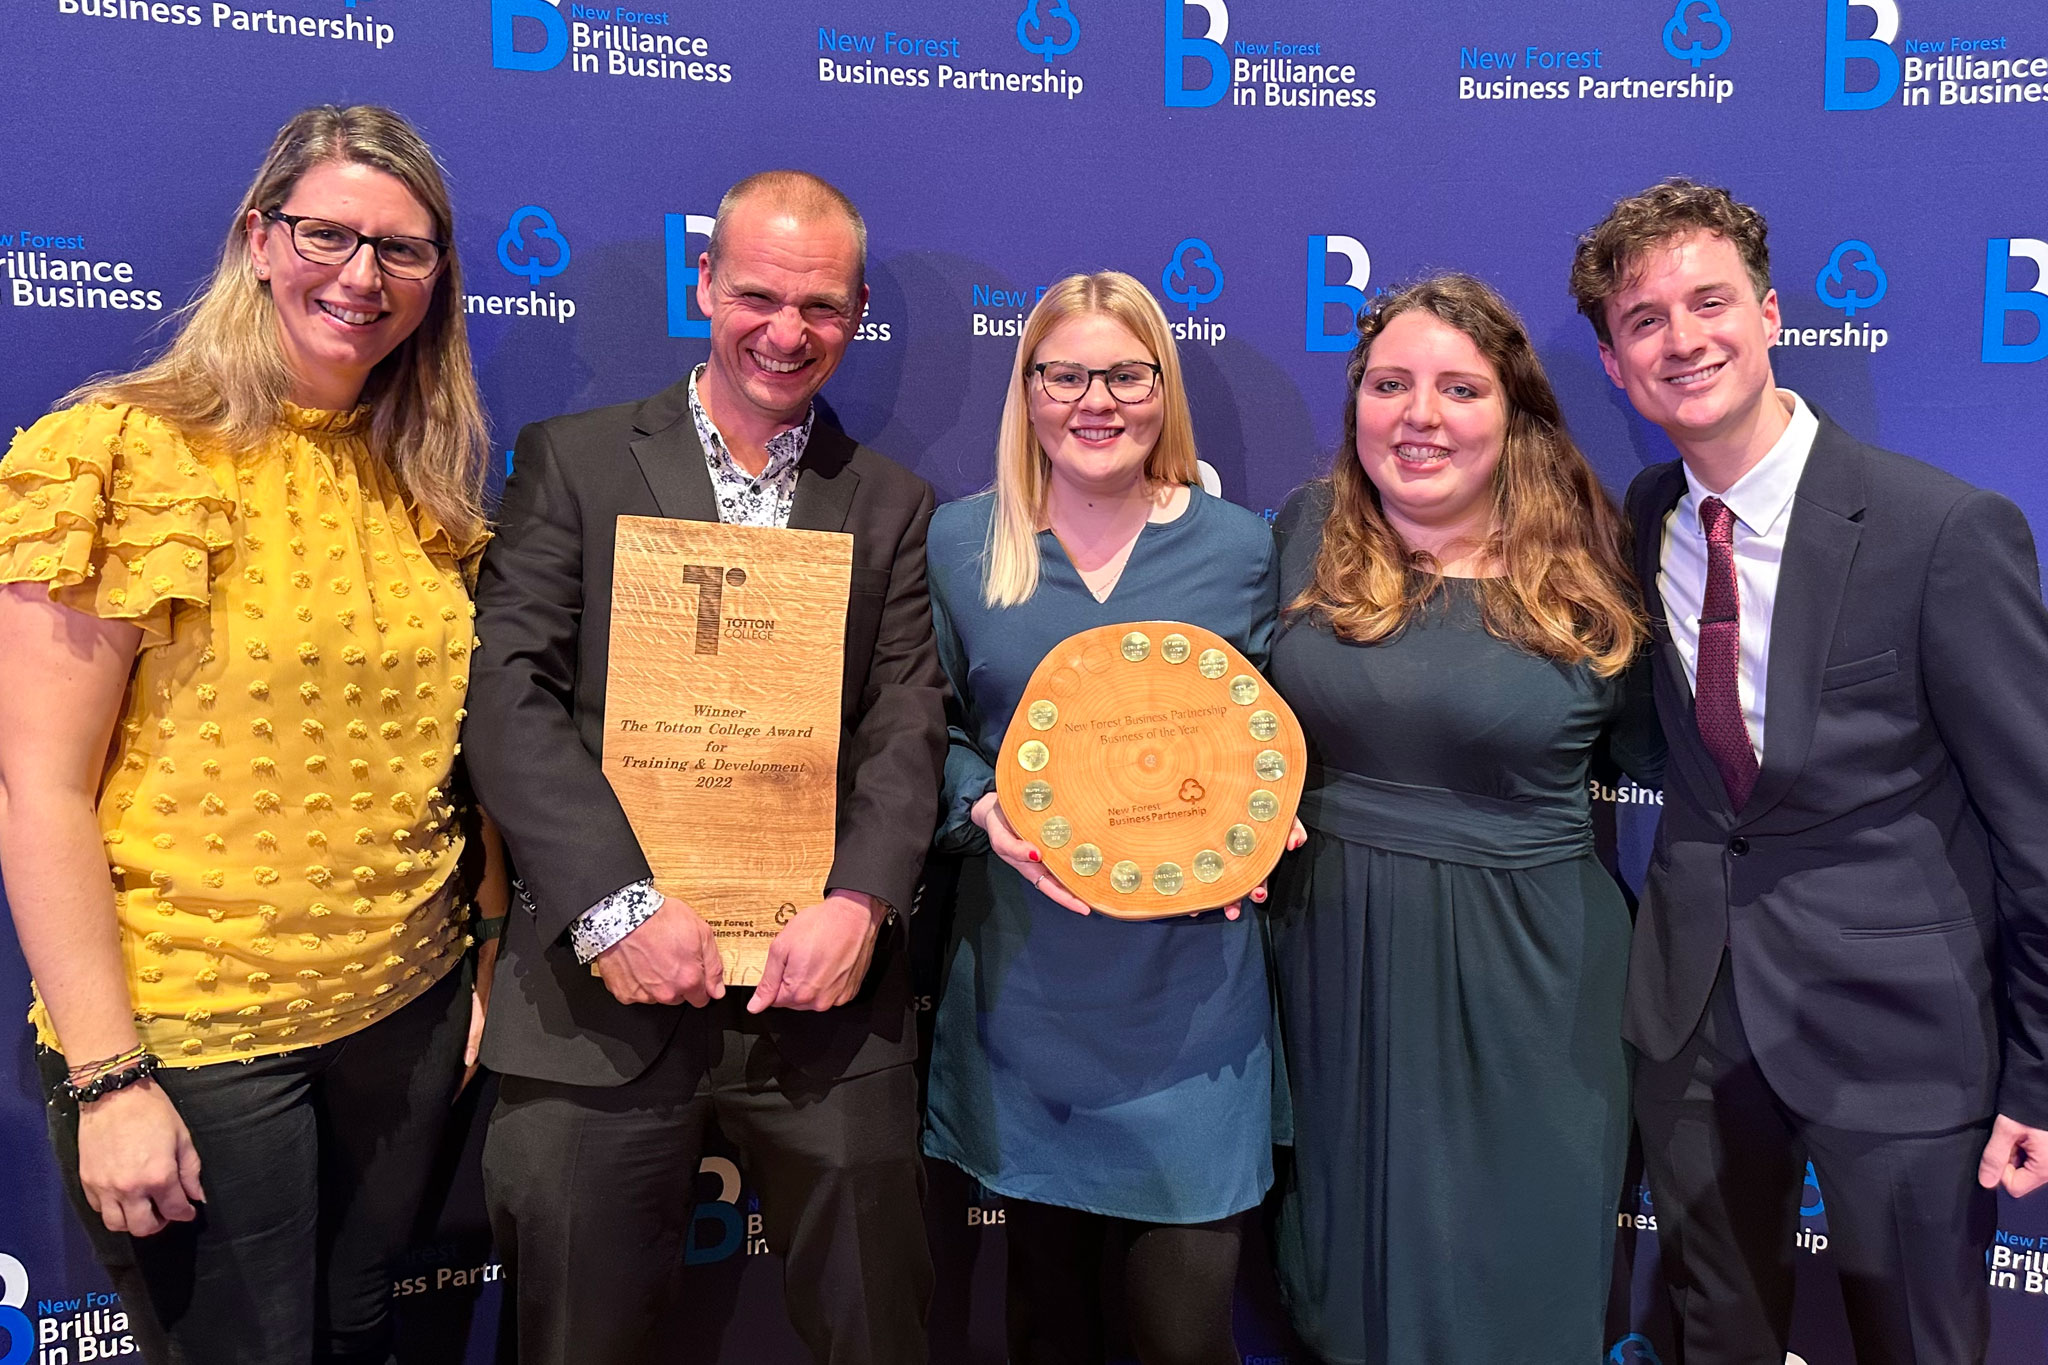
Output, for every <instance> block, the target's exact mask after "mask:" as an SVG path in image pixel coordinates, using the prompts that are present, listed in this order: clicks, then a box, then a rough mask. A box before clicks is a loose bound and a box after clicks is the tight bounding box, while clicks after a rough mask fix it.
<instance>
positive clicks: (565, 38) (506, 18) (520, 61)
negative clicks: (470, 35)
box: [491, 0, 569, 71]
mask: <svg viewBox="0 0 2048 1365" xmlns="http://www.w3.org/2000/svg"><path fill="white" fill-rule="evenodd" d="M519 19H531V20H533V21H534V22H535V23H537V24H539V25H540V26H541V29H542V31H543V32H544V33H545V34H546V35H547V38H546V41H545V42H543V43H542V44H541V45H540V50H539V51H538V52H523V51H521V50H520V48H519V46H518V43H517V41H516V29H515V23H514V21H516V20H519ZM568 53H569V25H568V22H567V21H566V20H564V19H563V18H562V12H561V11H560V10H559V9H556V8H555V7H554V6H553V5H551V4H548V3H546V0H491V65H492V66H495V67H499V68H501V69H503V70H506V71H547V70H549V69H551V68H553V67H557V66H560V65H561V64H562V58H563V57H565V56H567V55H568Z"/></svg>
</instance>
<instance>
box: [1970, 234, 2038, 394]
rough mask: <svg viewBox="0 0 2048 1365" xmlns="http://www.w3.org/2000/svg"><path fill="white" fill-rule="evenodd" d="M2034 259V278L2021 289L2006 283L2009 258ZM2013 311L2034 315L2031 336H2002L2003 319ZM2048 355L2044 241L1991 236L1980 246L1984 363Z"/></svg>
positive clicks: (2016, 362) (2024, 360)
mask: <svg viewBox="0 0 2048 1365" xmlns="http://www.w3.org/2000/svg"><path fill="white" fill-rule="evenodd" d="M2015 256H2019V257H2022V258H2024V259H2026V260H2029V261H2032V262H2033V263H2034V282H2033V284H2031V285H2029V286H2028V287H2027V288H2025V289H2009V288H2007V287H2006V281H2007V278H2008V275H2007V268H2008V267H2009V266H2010V265H2011V264H2012V258H2013V257H2015ZM2014 313H2031V314H2033V315H2034V339H2033V340H2032V341H2020V342H2014V343H2012V344H2010V345H2008V344H2007V342H2006V340H2005V328H2006V322H2007V320H2008V319H2009V318H2010V316H2011V315H2012V314H2014ZM2043 359H2048V242H2042V241H2036V240H2035V239H2034V238H2032V237H2010V238H2008V237H1993V238H1992V239H1991V240H1990V241H1989V242H1988V243H1986V244H1985V247H1984V363H1985V364H1987V365H2025V364H2028V363H2030V362H2032V361H2036V360H2043Z"/></svg>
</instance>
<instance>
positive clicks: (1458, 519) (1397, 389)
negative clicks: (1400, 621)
mask: <svg viewBox="0 0 2048 1365" xmlns="http://www.w3.org/2000/svg"><path fill="white" fill-rule="evenodd" d="M1507 429H1508V417H1507V400H1506V398H1505V397H1504V396H1503V394H1502V386H1501V382H1500V376H1499V375H1498V374H1497V373H1495V371H1494V368H1493V365H1492V364H1491V363H1490V362H1489V361H1488V360H1487V359H1486V357H1485V356H1484V355H1482V354H1480V351H1479V348H1478V347H1477V346H1476V345H1474V344H1473V342H1472V338H1470V337H1468V336H1466V335H1465V334H1464V333H1463V332H1461V331H1459V330H1458V329H1457V328H1455V327H1452V326H1451V325H1450V324H1448V323H1446V322H1443V321H1441V320H1440V319H1438V318H1437V317H1436V316H1435V315H1434V314H1432V313H1428V312H1425V311H1423V310H1421V309H1412V310H1410V311H1408V312H1405V313H1402V314H1400V315H1399V316H1398V317H1396V318H1395V319H1394V320H1393V321H1392V322H1389V323H1388V324H1387V325H1386V326H1385V327H1384V328H1383V329H1382V330H1381V331H1380V334H1379V335H1378V336H1377V337H1375V338H1374V339H1373V343H1372V349H1371V350H1370V351H1369V352H1367V354H1366V367H1365V374H1364V376H1363V378H1361V379H1360V380H1359V384H1358V463H1359V465H1360V466H1361V467H1362V468H1363V469H1364V470H1365V476H1366V477H1367V478H1368V479H1371V480H1372V483H1373V487H1374V488H1376V489H1378V490H1379V495H1380V508H1381V510H1382V511H1383V512H1384V513H1385V514H1386V517H1387V520H1388V522H1389V523H1391V524H1392V525H1393V527H1394V529H1395V530H1396V531H1398V532H1400V534H1401V538H1402V539H1403V540H1404V541H1406V542H1407V544H1408V546H1409V548H1410V549H1415V550H1428V551H1430V552H1432V553H1436V552H1437V550H1438V549H1439V547H1442V546H1446V545H1449V544H1451V543H1452V542H1454V541H1456V542H1461V543H1468V544H1475V545H1476V544H1478V543H1480V542H1482V541H1484V540H1485V538H1486V537H1487V535H1488V534H1489V533H1490V531H1491V530H1492V518H1493V503H1494V491H1493V478H1494V470H1495V469H1496V468H1498V467H1499V465H1500V458H1501V447H1502V444H1503V443H1504V441H1505V440H1506V437H1507ZM1442 557H1443V556H1441V555H1439V558H1442Z"/></svg>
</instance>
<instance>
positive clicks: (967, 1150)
mask: <svg viewBox="0 0 2048 1365" xmlns="http://www.w3.org/2000/svg"><path fill="white" fill-rule="evenodd" d="M929 556H930V560H929V562H930V576H931V595H932V613H933V616H934V618H935V621H936V625H937V634H938V646H939V659H940V662H941V664H942V665H943V666H944V667H945V670H946V674H947V678H948V681H949V682H950V683H951V684H952V697H953V699H952V701H951V703H950V705H951V716H950V720H951V723H952V747H951V750H950V752H949V754H948V758H947V765H946V790H945V796H946V804H945V810H944V814H943V816H942V819H943V825H942V828H941V829H940V831H939V838H938V843H939V847H940V848H941V849H942V850H946V851H953V852H962V853H966V854H968V855H969V856H968V857H967V858H966V859H965V861H964V865H963V868H962V873H961V878H960V891H959V898H958V903H957V909H956V914H955V922H954V929H953V933H952V937H951V941H950V944H949V948H948V961H947V973H946V978H945V982H944V986H943V989H942V991H941V994H940V999H939V1004H938V1019H937V1026H936V1036H935V1039H934V1042H933V1056H932V1068H931V1095H930V1103H929V1109H928V1117H927V1127H926V1133H925V1150H926V1151H927V1152H929V1153H930V1154H932V1155H933V1156H936V1157H941V1158H943V1159H945V1160H947V1161H950V1162H952V1163H953V1164H954V1165H956V1166H958V1167H960V1168H961V1169H962V1170H964V1171H966V1172H968V1173H969V1174H970V1175H972V1176H974V1177H975V1178H976V1179H977V1180H979V1181H980V1182H981V1183H982V1184H983V1185H985V1186H987V1187H988V1188H989V1189H991V1190H994V1191H995V1192H997V1193H998V1194H1001V1195H1002V1196H1004V1198H1005V1200H1006V1203H1007V1214H1006V1221H1005V1232H1006V1234H1007V1241H1008V1246H1009V1340H1010V1357H1009V1358H1010V1360H1011V1361H1012V1362H1013V1363H1014V1365H1067V1363H1068V1362H1072V1363H1073V1365H1094V1362H1099V1361H1101V1360H1102V1359H1103V1357H1104V1350H1105V1343H1104V1332H1103V1321H1102V1312H1101V1303H1100V1295H1099V1293H1098V1289H1097V1286H1098V1284H1099V1281H1100V1273H1099V1272H1100V1268H1101V1266H1102V1264H1103V1260H1104V1256H1105V1255H1106V1254H1107V1253H1108V1252H1110V1251H1111V1250H1112V1249H1115V1250H1119V1251H1121V1252H1122V1253H1123V1265H1124V1300H1125V1305H1126V1313H1125V1316H1126V1319H1127V1321H1128V1323H1129V1325H1130V1332H1131V1338H1132V1345H1133V1346H1134V1348H1135V1349H1136V1352H1137V1355H1138V1359H1139V1360H1140V1361H1141V1362H1142V1365H1237V1362H1238V1355H1237V1351H1236V1347H1235V1345H1234V1344H1233V1340H1232V1336H1231V1326H1230V1315H1231V1303H1232V1295H1233V1287H1234V1282H1235V1278H1236V1270H1237V1259H1238V1242H1239V1237H1240V1233H1241V1229H1242V1223H1243V1218H1244V1215H1245V1212H1246V1211H1247V1210H1249V1209H1251V1208H1253V1207H1254V1206H1256V1205H1257V1204H1258V1203H1259V1201H1260V1199H1261V1198H1262V1197H1263V1196H1264V1194H1265V1192H1266V1189H1267V1187H1268V1185H1269V1184H1270V1183H1271V1181H1272V1173H1273V1171H1272V1159H1271V1147H1272V1142H1273V1139H1274V1123H1273V1114H1274V1106H1273V1104H1272V1102H1271V1094H1272V1089H1271V1087H1272V1081H1273V1070H1274V1067H1275V1066H1276V1064H1277V1063H1276V1060H1275V1048H1274V1040H1273V1037H1272V1022H1271V1020H1272V1010H1271V1003H1270V999H1269V996H1268V993H1267V979H1266V959H1265V951H1264V946H1263V944H1262V942H1261V937H1260V929H1259V925H1258V924H1257V922H1256V919H1255V917H1254V916H1252V915H1242V916H1241V915H1239V913H1238V907H1235V906H1232V907H1228V908H1226V909H1219V910H1212V911H1208V912H1205V913H1201V914H1197V915H1193V916H1189V917H1176V918H1173V919H1169V920H1155V921H1150V922H1129V921H1125V920H1118V919H1112V918H1110V917H1108V916H1105V915H1095V914H1089V913H1088V906H1087V903H1086V901H1085V900H1083V899H1082V898H1081V896H1080V895H1078V894H1077V891H1078V888H1070V887H1067V886H1065V885H1063V884H1062V883H1061V881H1060V879H1059V878H1058V877H1057V876H1055V875H1053V873H1052V870H1051V869H1050V868H1049V867H1048V866H1047V865H1046V864H1045V863H1044V861H1043V860H1042V857H1041V854H1040V851H1039V850H1038V849H1037V848H1035V847H1033V846H1032V845H1031V844H1029V843H1028V842H1027V841H1026V840H1024V839H1022V838H1020V837H1019V835H1018V834H1017V832H1016V831H1015V830H1013V829H1011V828H1010V826H1009V823H1008V822H1007V821H1006V820H1005V819H1004V818H1003V813H1002V811H1001V810H1000V809H999V808H998V807H997V806H996V804H995V794H994V793H995V774H994V769H993V767H992V766H991V765H992V762H993V760H994V758H995V755H996V752H997V748H998V746H999V745H1000V744H1001V741H1002V736H1003V732H1004V729H1005V728H1006V727H1007V726H1008V724H1009V721H1010V716H1011V713H1012V712H1013V711H1014V710H1015V709H1016V706H1017V702H1018V700H1019V698H1020V697H1021V695H1022V693H1023V689H1024V686H1025V683H1026V681H1027V680H1028V679H1029V678H1030V676H1031V672H1032V670H1033V669H1034V668H1035V667H1037V665H1038V662H1039V660H1040V659H1042V658H1043V657H1044V656H1045V654H1046V653H1047V652H1048V651H1049V650H1050V649H1051V648H1052V647H1053V646H1054V645H1056V644H1058V643H1059V642H1060V641H1061V640H1062V639H1065V638H1066V637H1067V636H1069V635H1071V634H1073V633H1074V632H1076V631H1079V630H1084V629H1087V628H1089V627H1092V626H1100V625H1109V624H1114V623H1118V622H1123V621H1131V620H1149V619H1160V618H1164V619H1172V620H1182V621H1189V622H1192V623H1194V624H1196V625H1200V626H1206V627H1207V628H1209V629H1211V630H1213V631H1215V632H1216V633H1217V634H1219V635H1222V636H1223V637H1224V638H1226V639H1228V640H1229V641H1230V642H1231V643H1232V644H1233V645H1235V646H1236V647H1237V648H1238V649H1240V650H1242V651H1243V652H1244V653H1245V654H1246V655H1248V656H1249V657H1251V658H1252V659H1253V660H1255V661H1263V660H1264V658H1265V655H1266V647H1267V642H1268V640H1269V638H1270V636H1271V633H1272V629H1273V622H1274V615H1275V609H1276V605H1277V597H1276V592H1277V588H1278V581H1277V576H1276V572H1275V571H1276V567H1277V566H1276V561H1275V559H1274V553H1273V541H1272V537H1271V535H1270V534H1269V532H1268V531H1267V528H1266V525H1265V523H1264V522H1263V521H1261V520H1260V519H1259V518H1258V517H1256V516H1254V515H1253V514H1252V513H1250V512H1247V511H1246V510H1244V509H1243V508H1241V507H1237V506H1234V505H1232V504H1230V503H1227V502H1223V501H1221V500H1219V499H1217V498H1212V497H1210V496H1208V495H1207V494H1206V493H1204V492H1203V491H1202V490H1201V488H1200V487H1199V486H1198V485H1197V483H1196V472H1195V447H1194V437H1193V428H1192V424H1191V422H1190V420H1189V417H1188V408H1187V399H1186V396H1185V393H1184V390H1183V388H1182V385H1181V376H1180V366H1179V364H1178V361H1177V359H1176V357H1175V354H1174V346H1173V337H1172V334H1171V332H1169V331H1168V329H1167V325H1166V319H1165V317H1164V316H1163V315H1162V314H1161V313H1160V310H1159V306H1158V304H1156V303H1155V302H1153V300H1152V298H1151V296H1150V295H1149V294H1147V293H1146V292H1145V289H1144V287H1143V286H1142V285H1140V284H1139V283H1138V282H1137V281H1136V280H1134V279H1132V278H1131V277H1129V276H1128V275H1119V274H1113V273H1105V274H1099V275H1088V276H1073V277H1070V278H1068V279H1065V280H1062V281H1060V283H1058V284H1057V285H1055V286H1053V288H1052V289H1051V290H1050V291H1048V292H1047V294H1046V295H1045V297H1044V299H1043V300H1042V301H1041V302H1040V303H1039V305H1038V307H1037V308H1036V309H1035V310H1034V311H1033V313H1032V315H1031V317H1030V319H1029V320H1028V321H1027V322H1026V324H1025V328H1024V334H1023V336H1022V338H1021V339H1020V340H1019V343H1018V347H1017V361H1016V366H1015V368H1014V370H1013V371H1012V373H1011V378H1010V392H1009V398H1008V402H1007V403H1006V405H1005V408H1004V413H1003V430H1002V436H1001V440H1000V444H999V448H998V453H997V473H996V484H995V488H994V489H993V490H992V491H990V492H988V493H984V494H981V495H979V496H977V497H972V498H968V499H965V500H963V501H960V502H955V503H951V504H949V505H947V506H945V507H941V508H940V509H939V511H938V514H937V515H936V516H935V517H933V519H932V526H931V537H930V541H929ZM1255 895H1259V896H1262V895H1263V892H1262V891H1261V892H1259V893H1255Z"/></svg>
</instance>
